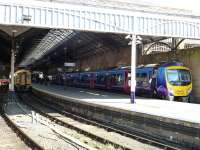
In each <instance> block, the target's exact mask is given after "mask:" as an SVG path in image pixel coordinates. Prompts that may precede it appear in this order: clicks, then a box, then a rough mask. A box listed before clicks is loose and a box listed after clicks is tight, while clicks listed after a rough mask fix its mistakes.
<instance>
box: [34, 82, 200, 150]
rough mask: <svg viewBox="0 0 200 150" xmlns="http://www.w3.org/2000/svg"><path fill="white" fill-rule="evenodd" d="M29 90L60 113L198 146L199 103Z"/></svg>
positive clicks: (42, 88) (78, 91)
mask: <svg viewBox="0 0 200 150" xmlns="http://www.w3.org/2000/svg"><path fill="white" fill-rule="evenodd" d="M32 93H33V94H35V95H36V96H38V97H40V98H42V99H43V100H44V101H45V103H48V104H49V105H51V106H53V107H56V108H57V109H59V110H61V111H63V112H70V113H71V114H76V115H78V116H81V117H84V118H89V119H91V120H93V121H97V122H100V123H102V122H103V123H105V124H109V125H111V126H113V127H115V128H117V129H120V130H123V131H125V132H127V133H134V134H135V133H137V134H138V135H141V134H142V135H143V134H144V135H145V136H146V135H147V136H148V137H151V138H152V139H160V140H163V141H168V142H171V143H172V144H175V145H177V144H178V145H181V146H182V147H187V148H188V149H194V148H197V149H198V148H199V147H200V117H199V116H200V105H198V104H189V103H182V102H172V101H166V100H159V99H150V98H141V97H137V98H136V102H135V103H134V104H131V103H130V98H129V95H123V94H117V93H110V92H104V91H98V90H89V89H82V88H73V87H65V88H64V87H63V86H56V85H48V86H46V85H40V84H33V89H32Z"/></svg>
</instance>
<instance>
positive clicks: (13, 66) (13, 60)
mask: <svg viewBox="0 0 200 150" xmlns="http://www.w3.org/2000/svg"><path fill="white" fill-rule="evenodd" d="M14 64H15V52H14V49H12V50H11V66H10V68H11V72H10V75H11V84H10V89H9V90H10V91H14V70H15V65H14Z"/></svg>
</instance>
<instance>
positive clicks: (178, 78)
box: [165, 66, 192, 102]
mask: <svg viewBox="0 0 200 150" xmlns="http://www.w3.org/2000/svg"><path fill="white" fill-rule="evenodd" d="M165 73H166V85H167V91H168V99H169V100H177V101H183V102H190V100H191V92H192V79H191V74H190V70H189V69H188V68H187V67H184V66H169V67H167V68H166V72H165Z"/></svg>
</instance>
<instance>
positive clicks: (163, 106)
mask: <svg viewBox="0 0 200 150" xmlns="http://www.w3.org/2000/svg"><path fill="white" fill-rule="evenodd" d="M33 88H34V89H37V90H39V91H43V92H47V93H51V94H56V95H62V96H64V97H65V98H66V99H73V100H78V101H83V102H89V103H94V104H99V105H104V106H109V107H113V109H116V110H117V109H122V110H127V111H132V112H139V113H145V114H149V115H154V116H161V117H166V118H171V119H175V120H182V121H187V122H191V123H200V117H199V116H200V104H191V103H183V102H174V101H167V100H160V99H152V98H142V97H136V100H135V103H134V104H131V103H130V98H129V95H125V94H116V93H109V92H104V91H97V90H89V89H82V88H73V87H66V88H65V89H64V87H63V86H58V85H49V86H45V85H41V84H33Z"/></svg>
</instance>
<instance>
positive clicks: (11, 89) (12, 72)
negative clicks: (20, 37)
mask: <svg viewBox="0 0 200 150" xmlns="http://www.w3.org/2000/svg"><path fill="white" fill-rule="evenodd" d="M16 32H17V30H12V36H11V63H10V64H11V65H10V68H11V71H10V78H11V83H10V86H9V91H10V92H11V93H14V71H15V33H16Z"/></svg>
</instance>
